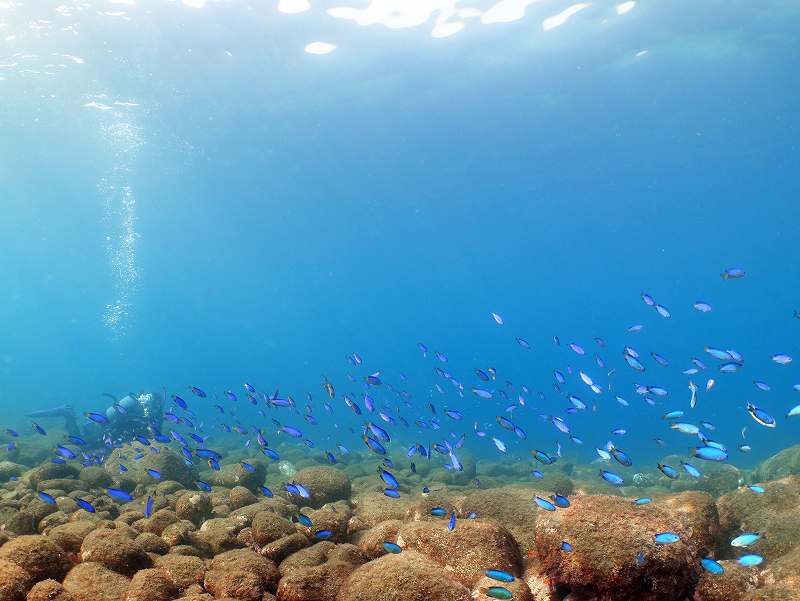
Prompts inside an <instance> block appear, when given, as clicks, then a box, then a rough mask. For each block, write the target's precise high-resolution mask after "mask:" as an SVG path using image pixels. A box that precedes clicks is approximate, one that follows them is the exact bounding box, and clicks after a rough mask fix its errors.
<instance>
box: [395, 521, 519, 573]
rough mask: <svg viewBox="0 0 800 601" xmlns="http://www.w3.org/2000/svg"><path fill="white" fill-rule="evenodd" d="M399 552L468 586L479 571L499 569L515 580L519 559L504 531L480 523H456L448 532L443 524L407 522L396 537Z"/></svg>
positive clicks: (515, 549) (489, 523) (516, 550)
mask: <svg viewBox="0 0 800 601" xmlns="http://www.w3.org/2000/svg"><path fill="white" fill-rule="evenodd" d="M397 544H398V545H400V546H401V547H402V548H403V549H412V550H414V551H417V552H419V553H422V554H423V555H425V556H426V557H428V558H429V559H431V560H433V561H434V562H436V563H437V564H439V565H440V566H448V570H449V571H450V573H451V574H452V575H453V577H454V578H456V579H457V580H459V581H460V582H461V583H463V584H464V585H466V586H470V587H471V586H472V585H473V584H475V582H476V581H477V580H478V579H480V578H481V577H482V576H483V570H488V569H499V570H504V571H506V572H510V573H511V574H514V575H515V576H519V575H520V574H521V571H522V557H521V555H520V550H519V546H518V545H517V542H516V540H514V537H513V535H512V534H511V533H510V532H509V531H508V530H506V529H505V528H504V527H502V526H500V525H498V524H495V523H492V522H483V521H480V520H460V521H458V522H457V524H456V527H455V529H454V530H449V529H448V527H447V521H446V520H439V521H438V522H428V521H420V522H410V523H408V524H404V525H403V526H402V527H401V528H400V531H399V532H398V534H397Z"/></svg>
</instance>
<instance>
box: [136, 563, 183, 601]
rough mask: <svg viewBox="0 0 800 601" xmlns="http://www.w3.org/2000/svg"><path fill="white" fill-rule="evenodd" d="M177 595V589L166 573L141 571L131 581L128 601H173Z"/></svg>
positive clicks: (148, 570) (151, 570) (152, 570)
mask: <svg viewBox="0 0 800 601" xmlns="http://www.w3.org/2000/svg"><path fill="white" fill-rule="evenodd" d="M177 593H178V589H177V587H176V586H175V584H174V583H173V582H172V580H170V578H169V576H168V575H167V574H166V572H164V571H162V570H158V569H147V570H140V571H138V572H136V574H134V576H133V578H132V579H131V582H130V585H129V586H128V594H127V597H126V601H171V600H172V599H174V598H175V595H176V594H177Z"/></svg>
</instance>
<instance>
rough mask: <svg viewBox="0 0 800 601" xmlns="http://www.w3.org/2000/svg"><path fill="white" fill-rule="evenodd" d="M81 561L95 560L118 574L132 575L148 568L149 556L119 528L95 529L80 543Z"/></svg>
mask: <svg viewBox="0 0 800 601" xmlns="http://www.w3.org/2000/svg"><path fill="white" fill-rule="evenodd" d="M81 561H83V562H96V563H99V564H102V565H104V566H105V567H107V568H109V569H111V570H114V571H115V572H119V573H120V574H126V575H132V574H134V573H135V572H137V571H139V570H143V569H145V568H149V567H150V565H151V561H150V557H149V556H148V555H147V553H145V551H144V549H142V547H140V546H139V545H138V544H137V543H135V542H134V541H133V540H131V539H130V538H128V537H127V536H126V535H125V534H123V533H122V532H120V531H119V530H107V529H104V530H95V531H94V532H91V533H89V535H87V536H86V538H85V539H83V544H82V545H81Z"/></svg>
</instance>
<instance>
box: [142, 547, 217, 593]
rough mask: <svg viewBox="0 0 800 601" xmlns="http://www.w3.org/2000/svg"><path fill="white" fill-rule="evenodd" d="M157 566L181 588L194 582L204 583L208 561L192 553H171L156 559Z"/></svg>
mask: <svg viewBox="0 0 800 601" xmlns="http://www.w3.org/2000/svg"><path fill="white" fill-rule="evenodd" d="M155 565H156V567H158V568H160V569H161V570H163V571H164V572H165V573H166V574H167V575H168V576H169V577H170V580H172V582H174V583H175V586H177V587H178V588H179V589H180V590H186V589H187V588H189V587H190V586H192V585H193V584H202V583H203V577H204V576H205V574H206V562H204V561H203V560H202V559H200V558H199V557H194V556H191V555H175V554H173V553H170V554H168V555H164V556H163V557H159V558H157V559H156V560H155Z"/></svg>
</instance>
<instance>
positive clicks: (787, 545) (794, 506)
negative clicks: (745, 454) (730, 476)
mask: <svg viewBox="0 0 800 601" xmlns="http://www.w3.org/2000/svg"><path fill="white" fill-rule="evenodd" d="M763 487H764V490H765V492H764V493H762V494H759V493H756V492H753V491H752V490H750V489H749V488H747V487H743V488H739V489H737V490H735V491H733V492H730V493H728V494H726V495H723V496H721V497H720V498H719V499H718V500H717V508H718V509H719V520H720V527H721V532H720V537H719V541H720V544H719V546H718V549H717V551H718V553H719V555H720V556H721V557H724V558H730V557H734V555H735V553H734V551H736V549H734V548H733V547H731V546H730V541H731V539H733V538H735V537H736V536H737V535H739V534H741V533H742V532H765V533H767V536H765V537H764V538H762V539H761V540H760V541H759V542H758V543H757V546H755V547H753V549H754V550H755V552H757V553H760V554H761V555H764V556H765V557H767V558H770V559H775V558H777V557H780V556H781V555H784V554H785V553H788V552H789V551H790V550H791V549H792V548H794V547H795V546H797V545H798V544H800V541H798V538H797V533H798V532H800V477H798V476H788V477H786V478H782V479H780V480H775V481H774V482H767V483H765V484H763Z"/></svg>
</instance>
